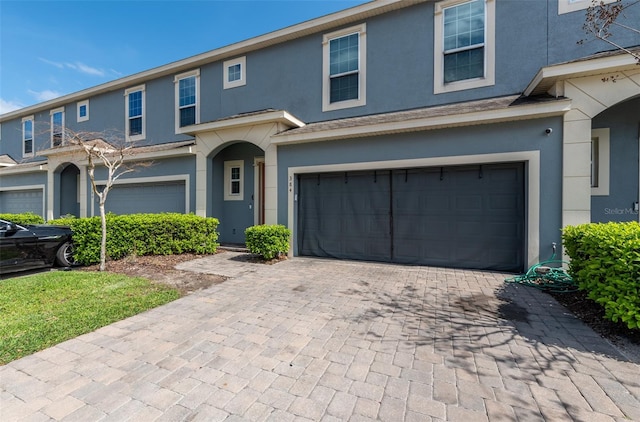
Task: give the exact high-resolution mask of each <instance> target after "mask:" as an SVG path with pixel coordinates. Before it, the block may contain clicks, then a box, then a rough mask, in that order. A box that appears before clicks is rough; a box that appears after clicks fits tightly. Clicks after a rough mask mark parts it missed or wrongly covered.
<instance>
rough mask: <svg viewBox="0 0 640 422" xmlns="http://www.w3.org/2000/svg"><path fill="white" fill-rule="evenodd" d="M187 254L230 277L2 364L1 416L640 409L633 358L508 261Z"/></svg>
mask: <svg viewBox="0 0 640 422" xmlns="http://www.w3.org/2000/svg"><path fill="white" fill-rule="evenodd" d="M183 266H184V265H183ZM187 266H188V267H189V268H190V269H191V270H194V271H208V272H213V273H221V274H226V275H229V276H232V278H230V279H229V280H228V281H226V282H225V283H222V284H220V285H216V286H213V287H211V288H209V289H207V290H203V291H200V292H197V293H194V294H192V295H190V296H188V297H184V298H182V299H180V300H177V301H175V302H172V303H170V304H167V305H165V306H162V307H159V308H156V309H154V310H151V311H149V312H146V313H144V314H140V315H137V316H135V317H132V318H129V319H127V320H124V321H121V322H118V323H115V324H112V325H110V326H108V327H104V328H102V329H99V330H97V331H95V332H93V333H90V334H86V335H83V336H81V337H79V338H77V339H74V340H70V341H67V342H65V343H62V344H60V345H58V346H55V347H52V348H50V349H47V350H44V351H42V352H39V353H36V354H34V355H32V356H29V357H26V358H24V359H21V360H18V361H15V362H12V363H10V364H8V365H5V366H4V367H0V383H1V386H2V392H1V396H0V399H1V402H0V404H1V409H0V420H2V421H12V420H19V419H21V418H24V419H25V420H50V419H54V420H65V421H66V420H69V421H94V420H109V421H123V420H133V421H147V420H166V421H180V420H202V421H214V420H227V421H231V420H274V421H289V420H326V421H333V420H335V421H337V420H354V421H358V420H389V421H402V420H406V421H410V420H411V421H429V420H451V421H465V422H471V421H482V420H492V421H498V420H509V421H511V420H524V421H534V420H552V421H561V420H582V421H601V420H602V421H606V420H618V421H623V420H640V402H639V400H640V366H639V365H638V363H639V362H637V361H636V362H633V358H626V357H625V356H623V355H621V354H620V353H619V352H618V351H617V350H616V349H615V348H613V347H612V346H611V345H609V344H608V343H607V342H606V341H604V340H602V339H601V338H600V337H598V336H597V335H596V334H595V333H594V332H593V331H592V330H591V329H589V328H588V327H586V326H584V325H582V323H580V322H579V321H578V320H576V319H575V318H573V317H572V316H571V315H569V314H568V313H567V312H566V311H565V310H564V308H562V307H561V306H559V305H558V304H557V302H555V301H554V300H553V299H551V298H550V297H548V296H547V295H545V294H543V293H540V292H538V291H536V290H535V289H531V288H527V287H522V286H515V285H505V284H504V283H503V279H504V275H502V274H494V273H486V272H474V271H460V270H448V269H439V268H429V267H410V266H397V265H384V264H371V263H355V262H341V261H333V260H320V259H306V258H296V259H293V260H290V261H285V262H281V263H278V264H276V265H261V264H252V263H248V262H245V261H244V260H243V259H242V257H241V256H239V255H238V254H234V253H231V252H227V253H224V254H220V255H217V256H215V257H209V258H204V259H201V260H197V261H193V262H191V263H189V264H187Z"/></svg>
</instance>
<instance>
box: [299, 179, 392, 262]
mask: <svg viewBox="0 0 640 422" xmlns="http://www.w3.org/2000/svg"><path fill="white" fill-rule="evenodd" d="M385 173H386V174H381V175H374V172H365V173H347V174H345V173H330V174H322V175H304V176H301V177H300V179H299V186H300V194H299V199H298V201H299V208H298V209H299V214H298V221H300V222H301V223H302V224H303V226H301V229H300V230H298V236H299V244H300V253H301V254H302V255H313V256H330V257H336V258H347V259H368V260H376V261H386V260H389V259H390V258H391V255H390V251H389V250H388V246H387V245H388V243H389V241H390V235H389V230H388V227H389V222H388V218H389V217H388V214H389V172H385ZM381 226H383V229H382V230H381V229H380V227H381Z"/></svg>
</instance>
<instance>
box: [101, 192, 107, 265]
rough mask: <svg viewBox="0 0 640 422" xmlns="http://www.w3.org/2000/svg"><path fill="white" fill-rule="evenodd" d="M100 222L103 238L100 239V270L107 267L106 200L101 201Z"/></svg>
mask: <svg viewBox="0 0 640 422" xmlns="http://www.w3.org/2000/svg"><path fill="white" fill-rule="evenodd" d="M100 222H101V223H102V239H101V240H100V271H104V270H106V269H107V216H106V214H105V210H104V201H100Z"/></svg>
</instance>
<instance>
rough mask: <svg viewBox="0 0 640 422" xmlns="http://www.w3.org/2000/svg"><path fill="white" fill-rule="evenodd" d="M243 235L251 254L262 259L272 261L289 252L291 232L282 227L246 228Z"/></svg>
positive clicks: (274, 225)
mask: <svg viewBox="0 0 640 422" xmlns="http://www.w3.org/2000/svg"><path fill="white" fill-rule="evenodd" d="M244 235H245V239H246V244H247V248H249V250H250V251H251V253H254V254H258V255H261V256H262V257H263V258H264V259H273V258H275V257H276V256H280V255H282V254H286V253H287V252H289V238H290V237H291V231H290V230H289V229H288V228H286V227H285V226H283V225H280V224H273V225H269V224H264V225H261V226H252V227H248V228H247V229H246V230H245V231H244Z"/></svg>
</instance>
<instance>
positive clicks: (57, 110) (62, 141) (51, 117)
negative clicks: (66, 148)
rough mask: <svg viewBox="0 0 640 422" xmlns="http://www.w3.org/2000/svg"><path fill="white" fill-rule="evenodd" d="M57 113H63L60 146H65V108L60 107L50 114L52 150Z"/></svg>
mask: <svg viewBox="0 0 640 422" xmlns="http://www.w3.org/2000/svg"><path fill="white" fill-rule="evenodd" d="M56 113H62V131H61V132H62V133H61V136H62V139H60V145H64V132H65V125H64V123H65V122H64V107H58V108H54V109H53V110H51V111H50V112H49V123H50V131H49V132H50V133H51V136H50V139H51V148H53V147H54V145H53V134H54V131H53V115H54V114H56Z"/></svg>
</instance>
